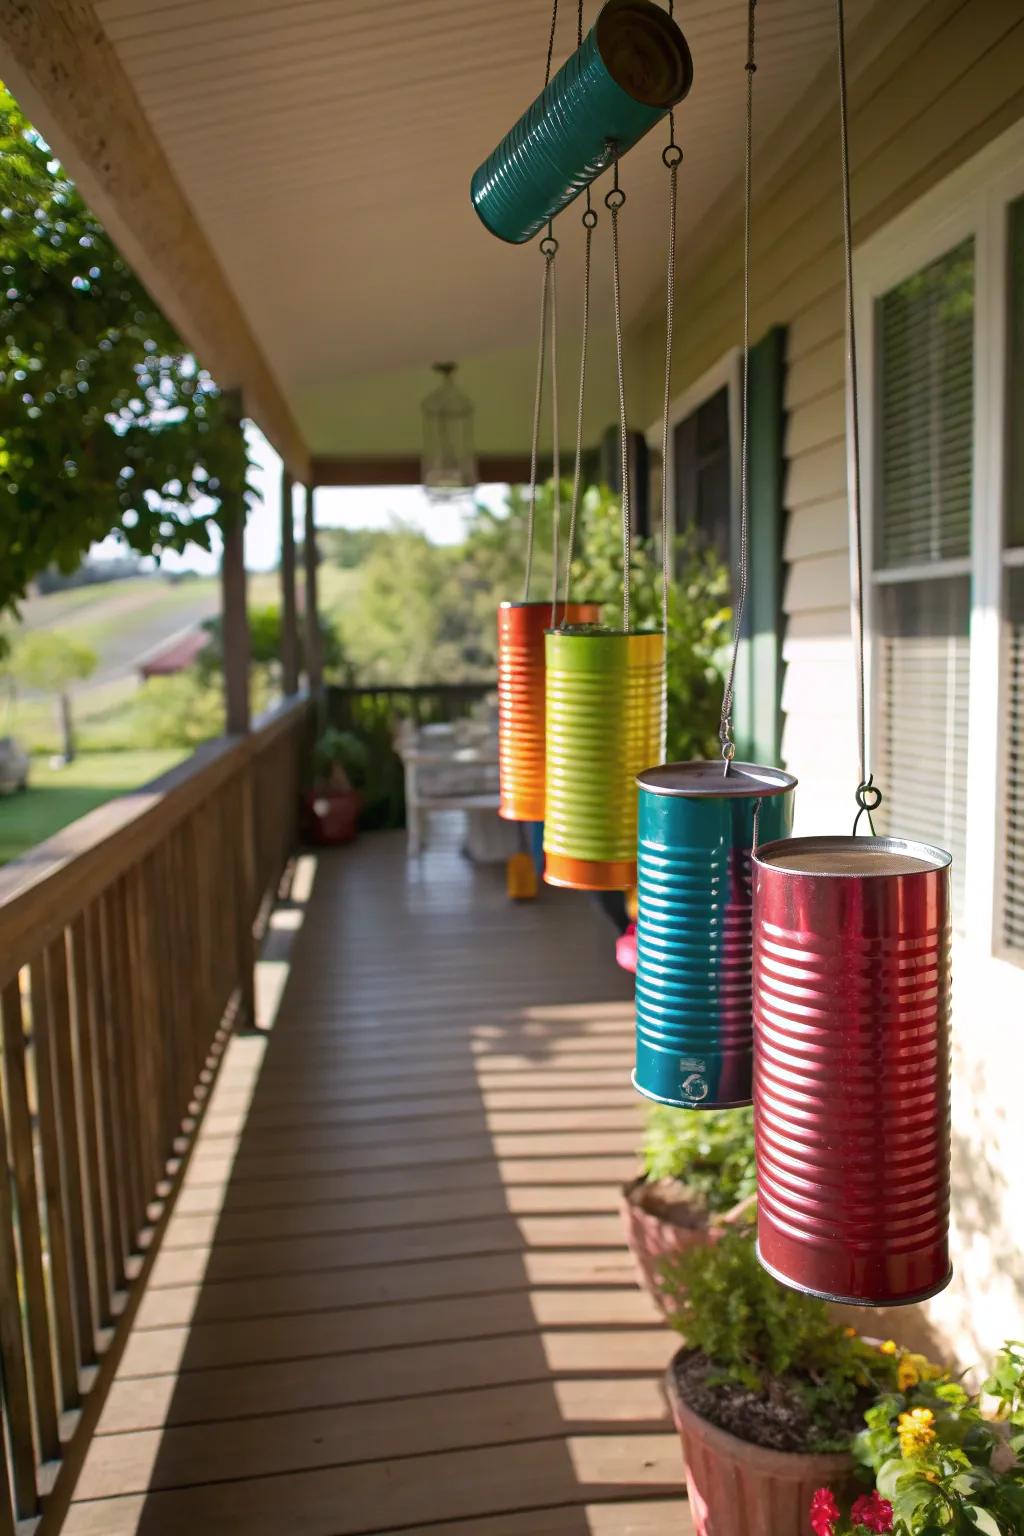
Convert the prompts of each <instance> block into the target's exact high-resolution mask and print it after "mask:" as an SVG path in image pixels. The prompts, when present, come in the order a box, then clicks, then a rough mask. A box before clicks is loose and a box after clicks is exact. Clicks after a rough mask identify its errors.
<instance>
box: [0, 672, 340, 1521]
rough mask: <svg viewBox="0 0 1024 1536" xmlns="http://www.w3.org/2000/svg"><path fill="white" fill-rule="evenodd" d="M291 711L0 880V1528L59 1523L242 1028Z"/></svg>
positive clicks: (294, 823) (283, 813) (284, 849)
mask: <svg viewBox="0 0 1024 1536" xmlns="http://www.w3.org/2000/svg"><path fill="white" fill-rule="evenodd" d="M310 719H311V705H310V701H309V700H308V698H306V697H305V696H303V695H299V696H296V697H294V698H290V699H287V700H286V701H285V702H283V703H282V704H280V705H278V706H277V707H276V708H275V709H273V710H271V711H270V712H269V713H268V714H267V715H265V716H264V717H263V718H262V719H261V720H260V721H258V722H257V723H256V725H255V727H254V729H253V730H252V732H251V733H249V734H247V735H245V736H239V737H226V738H222V739H221V740H219V741H214V742H210V743H208V744H207V745H206V746H204V747H203V748H201V749H200V750H199V751H198V752H196V753H195V754H194V755H193V756H192V757H191V758H190V759H189V760H188V761H187V762H184V763H181V764H180V765H179V766H178V767H176V768H173V769H172V770H171V771H170V772H169V773H166V774H164V775H162V776H161V777H160V778H159V779H155V780H154V781H153V782H152V783H150V784H147V785H145V786H144V787H143V788H141V789H139V790H136V791H134V792H132V793H130V794H127V795H122V796H121V797H120V798H119V799H116V800H112V801H110V802H109V803H108V804H107V805H105V806H101V807H100V808H99V809H98V810H95V811H93V812H91V813H90V814H89V815H88V816H84V817H82V819H81V820H80V821H77V822H75V823H73V824H72V825H71V826H69V827H65V828H64V830H63V831H62V832H58V833H57V835H56V836H55V837H52V838H50V839H49V840H48V841H47V842H45V843H42V844H40V846H39V847H38V848H36V849H33V850H31V851H30V852H29V853H28V854H26V855H25V856H24V857H23V858H21V859H17V860H15V861H14V862H13V863H12V864H10V865H8V866H7V868H6V869H4V870H3V871H0V1039H2V1045H3V1059H4V1090H5V1091H4V1092H3V1093H2V1094H0V1154H2V1157H3V1158H4V1159H5V1160H6V1167H4V1166H3V1165H2V1164H0V1409H2V1415H3V1424H2V1425H0V1536H4V1533H12V1532H13V1531H14V1530H15V1524H16V1521H19V1520H34V1519H36V1518H38V1517H39V1516H40V1514H41V1516H42V1521H41V1525H40V1528H39V1529H40V1536H42V1533H43V1532H44V1531H45V1532H47V1533H49V1532H50V1531H51V1530H55V1529H56V1528H57V1524H58V1522H59V1519H60V1512H61V1510H62V1508H63V1507H65V1505H66V1501H67V1498H68V1496H69V1490H70V1488H71V1487H72V1485H73V1482H74V1477H75V1475H76V1469H77V1467H78V1465H79V1464H80V1461H81V1457H82V1455H83V1453H84V1447H85V1444H86V1443H87V1441H88V1437H89V1435H90V1434H91V1432H92V1429H93V1428H94V1426H95V1422H96V1418H97V1414H98V1411H99V1410H98V1404H99V1402H100V1401H101V1398H102V1394H103V1391H104V1390H105V1387H106V1385H107V1384H108V1383H109V1380H110V1379H111V1376H112V1373H113V1367H114V1364H116V1359H117V1352H118V1350H119V1348H120V1345H121V1343H122V1342H123V1339H124V1337H125V1336H126V1331H127V1328H128V1326H129V1324H130V1319H131V1315H132V1311H133V1308H134V1305H135V1302H136V1299H137V1294H138V1287H139V1284H140V1283H141V1279H142V1278H144V1275H145V1271H146V1266H147V1264H148V1263H150V1262H151V1255H152V1252H153V1251H154V1245H153V1243H152V1241H147V1240H145V1239H144V1233H145V1232H146V1229H147V1227H148V1226H150V1225H151V1223H152V1213H153V1210H154V1208H155V1206H154V1202H156V1203H157V1204H158V1203H159V1198H160V1194H161V1192H166V1187H167V1185H168V1183H170V1185H171V1186H172V1187H173V1186H174V1183H175V1180H176V1179H178V1178H180V1176H181V1170H182V1168H183V1166H184V1164H183V1160H182V1152H183V1150H185V1149H186V1148H187V1146H188V1144H189V1141H190V1138H191V1135H192V1134H193V1131H194V1126H195V1120H196V1115H195V1104H196V1096H197V1094H199V1095H200V1096H202V1095H204V1094H205V1093H206V1091H207V1088H208V1084H209V1080H210V1078H211V1076H212V1074H213V1073H214V1072H215V1069H216V1063H217V1061H218V1059H219V1056H220V1052H221V1050H222V1047H223V1044H224V1040H225V1038H226V1031H227V1030H228V1029H229V1028H230V1027H231V1024H232V1022H233V1021H235V1020H239V1019H240V1020H242V1021H243V1022H250V1023H252V1022H255V1019H254V1001H253V993H254V982H253V977H254V952H255V941H254V933H255V929H256V927H257V924H258V923H259V922H260V921H261V918H262V915H263V913H264V912H265V911H266V909H267V907H268V904H269V901H270V900H271V899H272V896H273V893H274V891H275V890H276V887H277V885H278V882H279V880H280V875H281V871H282V869H283V867H284V864H285V862H286V860H287V858H288V856H289V854H290V853H291V851H292V849H293V848H294V846H295V843H296V841H297V837H298V814H299V792H300V787H301V781H302V773H303V759H304V757H305V753H306V748H307V746H308V726H309V723H310ZM203 1083H205V1084H206V1085H207V1088H204V1087H202V1086H200V1085H201V1084H203ZM47 1276H48V1282H47ZM133 1277H134V1278H133ZM108 1338H111V1339H112V1343H110V1344H109V1345H107V1347H106V1348H105V1350H104V1348H103V1346H104V1345H105V1344H106V1341H107V1339H108ZM97 1365H98V1366H99V1369H98V1371H94V1369H93V1368H94V1367H96V1366H97ZM78 1410H81V1411H80V1414H79V1418H78V1422H77V1427H76V1429H75V1430H74V1432H73V1434H72V1436H71V1439H70V1441H64V1442H62V1441H61V1440H60V1439H59V1436H58V1425H59V1423H60V1415H61V1414H62V1413H65V1412H68V1411H78ZM4 1430H6V1433H4ZM54 1462H57V1463H58V1464H59V1465H58V1468H57V1471H56V1477H54V1468H53V1463H54ZM44 1463H45V1464H47V1465H46V1466H45V1470H44V1465H43V1464H44ZM51 1488H52V1491H51V1492H46V1491H45V1490H47V1489H51Z"/></svg>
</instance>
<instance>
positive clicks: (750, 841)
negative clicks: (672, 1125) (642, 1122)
mask: <svg viewBox="0 0 1024 1536" xmlns="http://www.w3.org/2000/svg"><path fill="white" fill-rule="evenodd" d="M637 784H638V785H639V788H640V806H639V829H638V853H637V924H636V1070H635V1071H634V1073H633V1083H634V1086H635V1087H636V1088H637V1089H638V1090H639V1092H640V1093H642V1094H644V1096H645V1097H646V1098H648V1099H654V1100H655V1101H656V1102H657V1103H659V1104H671V1105H674V1106H676V1107H678V1108H681V1109H727V1108H731V1107H733V1106H736V1105H740V1104H749V1103H751V1101H752V1093H753V1059H754V1032H753V998H752V973H753V943H752V934H751V890H752V882H751V850H752V849H753V846H754V832H755V813H756V816H757V836H758V841H759V842H767V841H769V840H770V839H775V838H779V837H786V836H788V834H789V830H790V828H791V826H792V823H793V790H794V789H795V787H796V779H794V778H793V777H792V776H791V775H790V774H788V773H783V772H782V771H781V769H778V768H763V767H760V766H759V765H758V764H755V763H736V762H734V763H733V764H732V765H731V766H730V768H729V772H728V773H725V772H724V764H723V763H722V762H709V763H704V762H694V763H666V764H664V765H663V766H662V767H660V768H649V769H647V771H646V772H645V773H642V774H640V776H639V778H638V779H637Z"/></svg>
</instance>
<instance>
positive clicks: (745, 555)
mask: <svg viewBox="0 0 1024 1536" xmlns="http://www.w3.org/2000/svg"><path fill="white" fill-rule="evenodd" d="M756 7H757V0H749V6H748V10H747V62H746V65H745V68H746V72H747V122H746V147H745V155H744V176H743V387H742V395H741V409H742V429H741V434H740V557H739V590H738V592H737V595H736V612H735V615H734V617H733V641H732V657H731V660H730V662H729V675H728V678H727V680H726V684H725V691H724V693H723V695H722V717H721V720H720V721H719V725H718V739H719V741H720V742H721V743H722V757H723V758H724V760H725V772H726V773H728V772H729V764H730V763H731V762H732V760H733V758H734V757H735V756H736V745H735V743H734V741H733V739H732V712H733V702H734V698H735V690H736V665H737V662H738V661H739V654H740V643H741V641H742V639H743V619H744V615H745V613H746V607H747V589H748V587H749V584H750V504H749V503H750V466H749V463H748V458H749V437H750V223H751V194H752V184H753V158H754V75H755V74H756V72H757V64H756V62H755V58H754V40H755V39H754V11H755V9H756Z"/></svg>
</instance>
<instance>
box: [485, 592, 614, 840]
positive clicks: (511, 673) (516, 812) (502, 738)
mask: <svg viewBox="0 0 1024 1536" xmlns="http://www.w3.org/2000/svg"><path fill="white" fill-rule="evenodd" d="M551 616H552V605H551V603H550V602H541V603H502V604H501V606H500V607H499V609H498V772H499V801H498V815H499V816H502V817H504V818H505V820H506V821H543V820H544V759H545V747H544V632H545V630H547V629H548V628H549V627H550V625H551ZM555 617H556V622H557V623H558V624H563V623H566V624H596V623H597V621H598V620H599V619H600V617H601V607H600V604H599V603H569V604H568V606H566V605H565V604H562V603H560V604H559V605H558V608H557V610H556V614H555Z"/></svg>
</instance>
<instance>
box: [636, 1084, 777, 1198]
mask: <svg viewBox="0 0 1024 1536" xmlns="http://www.w3.org/2000/svg"><path fill="white" fill-rule="evenodd" d="M643 1166H644V1172H645V1174H646V1175H647V1177H648V1179H652V1180H654V1179H677V1180H678V1181H679V1183H681V1184H685V1185H686V1187H687V1189H688V1190H689V1191H690V1192H691V1193H692V1194H695V1195H697V1196H699V1198H700V1199H701V1201H702V1202H703V1204H704V1205H705V1207H706V1208H707V1210H709V1211H711V1212H719V1211H728V1210H731V1209H732V1208H733V1206H735V1205H737V1204H738V1203H739V1202H740V1201H741V1200H745V1199H747V1197H748V1196H750V1195H752V1194H754V1193H755V1191H756V1188H757V1176H756V1171H755V1168H754V1115H753V1110H750V1109H718V1110H704V1111H702V1112H701V1113H699V1114H697V1113H694V1111H693V1110H690V1109H669V1108H667V1107H665V1106H663V1105H660V1104H655V1105H652V1107H651V1109H650V1110H649V1111H648V1115H647V1129H646V1132H645V1134H644V1144H643Z"/></svg>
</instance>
